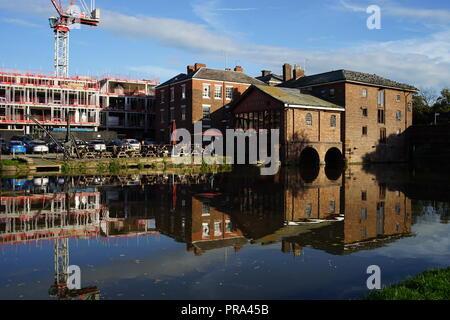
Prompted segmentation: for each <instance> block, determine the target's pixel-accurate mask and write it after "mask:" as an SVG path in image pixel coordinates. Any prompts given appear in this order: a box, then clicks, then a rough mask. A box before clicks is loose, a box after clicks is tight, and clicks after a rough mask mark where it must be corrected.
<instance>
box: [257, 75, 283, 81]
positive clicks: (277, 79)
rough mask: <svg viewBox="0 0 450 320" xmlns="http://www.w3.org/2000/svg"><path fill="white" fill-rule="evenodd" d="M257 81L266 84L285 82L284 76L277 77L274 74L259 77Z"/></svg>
mask: <svg viewBox="0 0 450 320" xmlns="http://www.w3.org/2000/svg"><path fill="white" fill-rule="evenodd" d="M255 79H257V80H260V81H262V82H265V83H268V82H270V81H271V80H275V81H281V82H283V76H280V75H277V74H274V73H271V74H268V75H266V76H259V77H256V78H255Z"/></svg>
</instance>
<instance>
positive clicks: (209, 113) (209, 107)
mask: <svg viewBox="0 0 450 320" xmlns="http://www.w3.org/2000/svg"><path fill="white" fill-rule="evenodd" d="M205 108H208V109H209V112H208V116H207V117H205ZM202 118H203V119H211V105H209V104H203V105H202Z"/></svg>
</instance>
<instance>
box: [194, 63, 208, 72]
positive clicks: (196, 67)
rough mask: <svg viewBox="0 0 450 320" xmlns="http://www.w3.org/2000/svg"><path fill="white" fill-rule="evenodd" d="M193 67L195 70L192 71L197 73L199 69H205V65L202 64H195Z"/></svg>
mask: <svg viewBox="0 0 450 320" xmlns="http://www.w3.org/2000/svg"><path fill="white" fill-rule="evenodd" d="M194 67H195V70H194V71H197V70H198V69H200V68H206V64H203V63H196V64H195V65H194Z"/></svg>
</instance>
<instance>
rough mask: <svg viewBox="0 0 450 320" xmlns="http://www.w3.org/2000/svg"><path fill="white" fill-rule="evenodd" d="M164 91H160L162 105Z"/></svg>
mask: <svg viewBox="0 0 450 320" xmlns="http://www.w3.org/2000/svg"><path fill="white" fill-rule="evenodd" d="M164 94H165V92H164V90H161V104H162V103H164Z"/></svg>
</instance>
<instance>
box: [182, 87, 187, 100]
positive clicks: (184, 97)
mask: <svg viewBox="0 0 450 320" xmlns="http://www.w3.org/2000/svg"><path fill="white" fill-rule="evenodd" d="M181 99H182V100H184V99H186V85H185V84H182V85H181Z"/></svg>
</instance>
